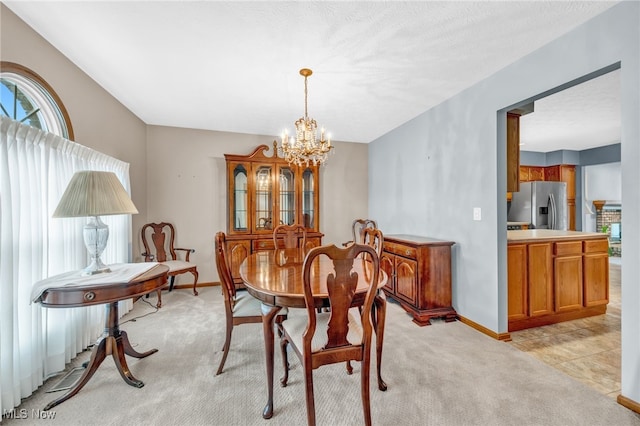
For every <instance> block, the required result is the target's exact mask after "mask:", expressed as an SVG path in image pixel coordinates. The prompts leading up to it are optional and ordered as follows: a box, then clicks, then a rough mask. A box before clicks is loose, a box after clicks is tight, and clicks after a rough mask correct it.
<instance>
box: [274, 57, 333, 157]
mask: <svg viewBox="0 0 640 426" xmlns="http://www.w3.org/2000/svg"><path fill="white" fill-rule="evenodd" d="M312 73H313V72H312V71H311V70H310V69H308V68H302V69H301V70H300V75H302V76H303V77H304V117H301V118H299V119H298V120H297V121H296V123H295V126H296V134H295V138H293V137H292V138H289V134H288V132H287V131H286V130H285V131H284V133H283V134H282V146H281V147H280V151H281V152H282V154H283V157H284V159H285V160H287V162H288V163H289V164H297V165H298V166H302V165H303V164H304V165H307V166H308V165H309V164H311V163H313V165H314V166H315V165H317V164H324V162H325V161H326V160H327V156H328V155H329V152H330V151H331V149H332V148H333V147H332V146H331V137H329V136H327V138H326V139H325V136H324V129H322V130H321V131H320V140H318V139H317V137H318V124H317V123H316V120H314V119H313V118H309V115H308V114H307V78H308V77H309V76H310V75H311V74H312Z"/></svg>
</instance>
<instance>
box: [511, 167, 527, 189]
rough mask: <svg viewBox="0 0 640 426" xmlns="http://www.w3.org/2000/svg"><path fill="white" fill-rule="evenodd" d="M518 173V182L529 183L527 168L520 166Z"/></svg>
mask: <svg viewBox="0 0 640 426" xmlns="http://www.w3.org/2000/svg"><path fill="white" fill-rule="evenodd" d="M519 171H520V173H519V175H518V176H519V178H520V182H529V166H520V169H519ZM514 192H516V191H514Z"/></svg>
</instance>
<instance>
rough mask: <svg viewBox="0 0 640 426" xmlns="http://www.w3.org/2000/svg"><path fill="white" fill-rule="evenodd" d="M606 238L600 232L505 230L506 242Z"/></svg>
mask: <svg viewBox="0 0 640 426" xmlns="http://www.w3.org/2000/svg"><path fill="white" fill-rule="evenodd" d="M601 238H607V234H604V233H601V232H580V231H557V230H554V229H527V230H515V231H507V242H508V243H513V242H519V243H520V242H527V241H557V240H592V239H593V240H595V239H601Z"/></svg>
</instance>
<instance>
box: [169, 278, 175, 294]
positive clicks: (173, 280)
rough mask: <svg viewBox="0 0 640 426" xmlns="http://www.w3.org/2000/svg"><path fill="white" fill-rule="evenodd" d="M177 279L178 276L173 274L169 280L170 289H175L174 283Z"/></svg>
mask: <svg viewBox="0 0 640 426" xmlns="http://www.w3.org/2000/svg"><path fill="white" fill-rule="evenodd" d="M175 280H176V276H175V275H173V276H172V277H171V279H170V280H169V291H171V290H173V283H174V282H175Z"/></svg>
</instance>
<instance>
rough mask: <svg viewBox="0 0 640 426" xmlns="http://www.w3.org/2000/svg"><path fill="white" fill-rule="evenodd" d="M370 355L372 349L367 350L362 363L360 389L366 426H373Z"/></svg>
mask: <svg viewBox="0 0 640 426" xmlns="http://www.w3.org/2000/svg"><path fill="white" fill-rule="evenodd" d="M370 356H371V355H370V351H365V353H364V354H363V357H362V362H361V365H360V368H361V376H360V386H361V389H360V391H361V393H362V411H363V413H364V424H365V425H366V426H371V401H370V395H369V371H370V361H371V359H370Z"/></svg>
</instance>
